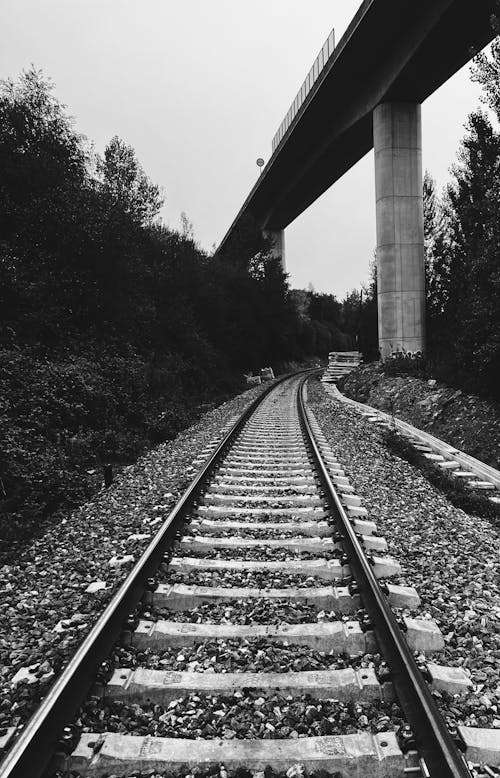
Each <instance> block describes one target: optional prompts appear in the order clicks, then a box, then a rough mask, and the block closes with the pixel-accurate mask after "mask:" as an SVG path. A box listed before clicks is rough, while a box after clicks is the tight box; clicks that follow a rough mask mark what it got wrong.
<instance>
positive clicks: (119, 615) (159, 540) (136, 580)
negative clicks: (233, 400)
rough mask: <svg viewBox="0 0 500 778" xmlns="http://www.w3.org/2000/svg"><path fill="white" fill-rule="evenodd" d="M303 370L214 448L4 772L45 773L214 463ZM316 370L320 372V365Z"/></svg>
mask: <svg viewBox="0 0 500 778" xmlns="http://www.w3.org/2000/svg"><path fill="white" fill-rule="evenodd" d="M311 372H312V371H311V370H307V371H304V370H300V371H298V372H296V373H289V374H286V375H284V376H281V377H280V378H278V379H277V380H276V381H274V382H273V383H272V384H270V385H269V387H267V388H266V389H265V390H264V391H263V393H262V394H261V395H259V397H257V398H256V399H255V400H254V401H253V402H252V403H251V404H250V405H249V406H248V408H246V410H244V411H243V412H242V414H241V415H240V416H239V418H238V419H237V420H236V422H235V423H234V424H233V426H232V427H231V429H230V430H229V431H228V432H227V434H226V435H225V436H224V438H223V439H222V440H221V442H220V443H219V445H218V446H217V448H216V449H215V450H214V452H213V453H212V454H211V455H210V456H209V458H208V459H207V461H206V462H205V463H204V464H203V465H202V467H201V468H200V470H199V471H198V473H197V474H196V475H195V477H194V479H193V480H192V482H191V484H190V485H189V486H188V488H187V489H186V491H185V492H184V494H183V495H182V497H181V498H180V499H179V500H178V502H177V503H176V505H175V506H174V508H173V509H172V511H171V513H170V514H169V516H168V518H167V519H166V520H165V523H164V524H163V526H162V528H161V529H160V531H159V532H158V534H157V535H156V536H155V537H154V539H153V540H152V541H151V543H150V544H149V546H148V547H147V548H146V550H145V551H144V554H143V555H142V556H141V558H140V559H139V561H138V562H137V563H136V565H135V566H134V567H133V568H132V570H131V572H130V573H129V575H128V576H127V578H126V579H125V581H124V582H123V584H122V585H121V586H120V588H119V589H118V591H117V592H116V594H115V595H114V596H113V598H112V600H111V601H110V602H109V604H108V605H107V607H106V609H105V611H104V612H103V613H102V615H101V616H100V617H99V619H98V621H97V622H96V624H95V625H94V626H93V628H92V629H91V631H90V632H89V634H88V635H87V637H86V638H85V640H84V641H83V643H82V644H81V646H79V648H78V649H77V651H76V653H75V655H74V656H73V658H72V659H71V660H70V662H69V663H68V665H67V666H66V668H65V669H64V671H63V672H62V674H61V675H60V676H59V678H58V679H57V681H56V682H55V683H54V685H53V686H52V688H51V689H50V690H49V692H48V693H47V695H46V696H45V697H44V699H43V700H42V702H41V703H40V706H39V707H38V708H37V710H36V711H35V712H34V714H33V715H32V717H31V718H30V719H29V720H28V723H27V725H26V728H25V729H24V731H23V733H22V735H21V736H20V737H19V739H18V740H17V741H16V742H15V743H14V745H13V747H12V748H11V749H10V751H8V753H7V754H6V756H5V758H4V759H3V761H2V762H1V763H0V778H40V776H41V775H42V774H43V772H44V770H45V769H46V767H47V765H48V764H49V762H50V760H51V758H52V757H53V755H54V753H55V751H56V749H57V743H58V740H59V738H60V736H61V731H62V729H63V727H64V726H66V725H67V723H68V722H70V721H71V720H72V719H73V717H74V716H75V714H76V712H77V710H78V708H79V706H80V704H81V702H82V700H84V699H85V696H86V694H87V693H88V690H89V689H90V687H91V686H92V683H93V682H94V681H95V677H96V673H97V670H98V668H99V666H100V664H101V662H102V661H103V660H105V659H106V657H107V656H108V655H109V652H110V651H111V648H112V646H113V644H114V642H115V640H116V638H117V637H118V635H119V634H120V632H121V630H122V627H123V623H124V622H125V620H126V618H127V616H128V615H129V614H130V613H131V612H133V611H134V609H135V608H136V606H137V604H138V603H139V601H140V600H141V598H142V597H143V595H144V593H145V591H146V589H147V581H148V579H149V578H151V577H152V576H154V574H155V573H156V571H157V569H158V567H159V565H160V563H161V561H162V559H163V556H164V554H165V552H166V551H167V549H168V548H169V546H170V545H171V543H172V542H173V540H174V537H175V533H176V532H177V530H178V528H179V526H180V524H181V522H182V521H183V519H184V518H185V516H186V514H187V513H188V511H189V510H190V509H191V507H192V505H193V503H194V502H195V500H196V498H197V497H198V495H199V492H200V490H201V489H202V488H203V487H204V485H205V483H206V481H207V479H208V478H209V477H210V475H211V473H212V471H213V469H214V467H215V466H216V465H217V463H218V462H219V460H220V459H221V457H222V456H223V455H224V454H225V453H226V451H227V449H228V448H229V447H230V446H231V445H232V443H233V442H234V440H235V438H236V437H237V435H238V433H239V432H240V430H241V429H242V427H243V425H244V424H245V422H246V421H247V420H248V419H249V418H250V416H251V415H252V414H253V413H254V411H255V410H256V409H257V407H258V406H259V405H260V404H261V403H262V401H263V400H264V398H265V397H267V396H268V395H269V394H270V392H272V391H273V389H275V388H276V386H279V385H280V384H282V383H283V382H284V381H286V380H288V379H291V378H293V377H295V376H299V375H301V374H303V373H311ZM315 372H318V371H317V370H316V369H315Z"/></svg>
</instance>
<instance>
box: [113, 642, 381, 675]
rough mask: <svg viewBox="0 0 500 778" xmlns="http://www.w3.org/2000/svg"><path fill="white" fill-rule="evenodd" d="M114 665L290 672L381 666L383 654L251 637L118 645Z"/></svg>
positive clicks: (153, 668) (214, 671)
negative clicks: (355, 654)
mask: <svg viewBox="0 0 500 778" xmlns="http://www.w3.org/2000/svg"><path fill="white" fill-rule="evenodd" d="M111 662H112V664H113V666H114V667H127V668H131V669H135V668H136V667H145V668H148V669H150V670H166V671H170V670H172V671H177V672H183V671H188V672H197V673H202V672H208V673H237V672H250V673H257V672H258V673H287V672H289V671H293V672H302V671H306V670H343V669H344V668H347V667H352V668H358V667H359V668H361V667H369V668H375V670H378V668H379V667H380V664H381V662H382V659H381V656H380V654H364V655H363V656H359V657H345V656H340V655H339V654H338V653H337V652H336V651H317V650H316V649H314V648H310V647H309V646H301V645H298V644H296V643H287V644H285V643H270V642H268V641H267V640H265V639H262V638H254V639H252V640H206V641H204V642H202V643H200V644H198V645H194V646H193V645H190V646H183V647H182V648H174V647H171V648H164V649H161V650H154V649H146V650H143V649H138V648H135V647H134V646H126V647H124V646H117V647H116V648H115V650H114V652H113V654H112V657H111Z"/></svg>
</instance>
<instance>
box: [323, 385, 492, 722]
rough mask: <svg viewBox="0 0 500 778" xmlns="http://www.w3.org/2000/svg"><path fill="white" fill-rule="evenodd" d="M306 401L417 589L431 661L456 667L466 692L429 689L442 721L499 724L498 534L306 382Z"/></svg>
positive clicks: (405, 576) (351, 413) (350, 413)
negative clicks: (437, 632) (439, 641)
mask: <svg viewBox="0 0 500 778" xmlns="http://www.w3.org/2000/svg"><path fill="white" fill-rule="evenodd" d="M308 397H309V406H310V408H311V410H312V411H313V412H314V414H315V416H316V419H317V421H318V423H319V424H320V426H321V428H322V430H323V433H324V434H325V436H326V438H327V440H328V443H329V444H330V446H331V448H332V450H333V452H334V455H335V456H336V457H338V460H339V461H340V463H341V464H342V467H343V468H344V469H345V471H346V475H347V476H348V477H349V479H350V483H351V484H352V486H354V487H355V489H356V492H357V494H359V495H360V497H361V498H362V500H363V505H364V506H365V507H366V508H367V510H368V514H369V518H370V519H372V520H374V521H375V522H376V523H377V528H378V531H379V533H380V534H381V535H383V536H384V537H385V538H386V540H387V543H388V547H389V553H390V554H391V555H392V556H394V557H395V558H396V559H397V560H398V561H399V562H400V563H401V565H402V568H403V576H402V579H403V580H406V581H407V583H408V584H409V585H411V586H414V587H415V588H416V590H417V592H418V593H419V595H420V597H421V600H422V605H421V607H420V609H419V611H420V614H421V615H422V614H423V615H424V616H425V615H426V614H428V616H429V617H430V618H433V619H435V620H436V622H437V624H438V625H439V627H440V629H441V631H442V632H443V635H444V639H445V644H446V645H445V650H444V651H443V652H442V656H441V657H440V659H439V661H440V662H442V663H443V664H447V665H453V666H460V667H463V668H464V670H465V671H466V672H467V674H468V675H469V676H470V678H471V680H472V681H473V684H474V686H473V691H472V692H471V693H470V694H468V695H466V696H465V697H463V698H458V697H455V698H451V697H450V696H449V695H447V694H445V693H442V694H440V693H438V692H433V694H434V696H435V697H436V699H437V702H438V705H439V706H440V708H441V710H442V712H443V715H444V717H445V719H446V721H447V723H448V725H449V726H450V727H454V726H456V725H458V724H464V725H466V726H473V727H474V726H477V727H493V728H499V729H500V575H499V561H498V560H499V539H498V533H497V532H496V531H495V529H494V528H493V527H492V525H491V524H490V523H489V522H488V521H486V520H484V519H481V518H479V517H477V516H472V515H469V514H467V513H465V512H464V511H462V510H460V509H458V508H456V507H454V506H453V505H451V503H449V502H448V501H447V500H446V498H445V497H444V495H443V494H442V493H441V492H439V491H438V490H437V489H436V488H435V487H433V486H432V485H431V484H430V483H429V482H428V480H427V479H426V478H425V476H424V475H423V474H422V473H421V472H420V471H419V470H417V469H416V468H415V467H413V466H412V465H410V464H409V463H408V462H407V461H405V460H403V459H401V458H399V457H398V456H396V455H394V454H393V453H391V452H390V451H389V449H388V448H387V446H386V445H385V444H384V440H383V432H381V431H380V430H378V429H375V428H374V427H373V425H371V424H370V423H369V422H368V421H367V420H366V419H365V418H364V417H362V416H361V415H360V414H359V413H357V412H356V411H355V410H353V409H352V408H349V407H348V406H347V405H344V404H342V403H341V402H338V401H334V400H333V399H331V398H330V396H328V395H327V394H326V392H325V390H324V389H323V387H322V386H321V385H320V384H319V383H318V382H316V381H312V382H310V383H309V391H308Z"/></svg>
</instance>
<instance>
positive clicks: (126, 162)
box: [100, 135, 164, 225]
mask: <svg viewBox="0 0 500 778" xmlns="http://www.w3.org/2000/svg"><path fill="white" fill-rule="evenodd" d="M100 170H101V174H102V179H103V189H104V192H105V194H106V195H107V197H109V199H110V201H111V202H112V203H113V204H114V206H115V207H117V208H119V209H120V210H122V211H123V212H124V213H125V214H127V216H130V217H131V218H132V219H133V220H134V221H136V222H137V223H138V224H141V225H145V224H150V223H151V222H152V221H153V219H154V217H155V216H157V215H158V213H159V211H160V208H161V207H162V205H163V202H164V200H163V198H162V196H161V193H160V188H159V187H158V186H157V185H156V184H153V183H151V181H150V180H149V178H148V177H147V175H146V174H145V172H144V170H143V169H142V167H141V165H140V164H139V162H138V160H137V157H136V155H135V151H134V149H133V148H132V147H131V146H127V144H126V143H124V142H123V141H122V140H120V138H118V136H117V135H115V136H114V137H113V138H112V139H111V140H110V142H109V143H108V145H107V146H106V149H105V151H104V159H103V160H102V161H101V164H100Z"/></svg>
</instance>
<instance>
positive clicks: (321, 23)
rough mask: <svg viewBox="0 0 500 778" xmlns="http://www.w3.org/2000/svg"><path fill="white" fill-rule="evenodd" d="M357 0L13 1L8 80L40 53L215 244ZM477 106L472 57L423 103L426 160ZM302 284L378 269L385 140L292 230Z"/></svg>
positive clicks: (105, 135) (443, 160) (60, 83)
mask: <svg viewBox="0 0 500 778" xmlns="http://www.w3.org/2000/svg"><path fill="white" fill-rule="evenodd" d="M358 6H359V2H358V0H310V2H309V3H305V2H304V0H252V2H248V1H247V2H243V0H1V11H0V19H1V24H0V78H6V77H8V76H10V77H16V76H17V75H18V74H19V73H20V72H21V70H22V69H25V68H28V67H29V66H30V64H31V63H33V64H34V65H35V66H36V67H38V68H42V69H43V70H44V72H45V73H46V74H47V75H48V76H50V77H51V78H52V79H53V81H54V82H55V85H56V95H57V96H58V97H59V99H60V100H62V101H63V102H64V103H66V105H67V106H68V109H69V112H70V113H71V114H72V115H73V116H74V117H75V119H76V127H77V129H78V130H79V131H81V132H83V133H84V134H85V135H87V137H88V138H89V139H91V140H92V141H93V142H94V143H95V147H96V149H97V150H98V151H99V152H102V151H103V150H104V147H105V145H106V143H107V142H108V141H109V140H110V138H111V137H112V136H113V135H119V136H120V137H121V138H123V140H124V141H126V142H127V143H129V144H131V145H132V146H133V147H134V149H135V150H136V153H137V156H138V158H139V160H140V162H141V164H142V165H143V167H144V169H145V170H146V172H147V174H148V175H149V177H150V178H151V179H152V180H153V181H154V182H155V183H157V184H160V185H161V186H162V187H163V189H164V191H165V197H166V205H165V208H164V210H163V218H164V221H165V222H166V223H167V224H168V225H170V226H172V227H174V228H179V226H180V222H179V217H180V213H181V212H182V211H185V212H186V213H187V215H188V217H189V219H190V220H191V221H192V222H193V224H194V230H195V236H196V239H197V240H198V241H199V243H200V244H201V245H202V246H203V247H204V248H207V249H210V247H211V246H212V244H213V243H218V242H219V241H220V240H221V239H222V237H223V235H224V234H225V232H226V230H227V228H228V227H229V225H230V223H231V222H232V220H233V218H234V216H235V215H236V213H237V211H238V210H239V208H240V207H241V205H242V203H243V201H244V199H245V198H246V196H247V194H248V193H249V191H250V189H251V187H252V186H253V184H254V182H255V179H256V177H257V175H258V168H257V166H256V164H255V161H256V159H257V157H259V156H262V157H264V159H265V160H266V161H267V160H268V158H269V156H270V153H271V140H272V137H273V135H274V133H275V131H276V130H277V128H278V126H279V124H280V122H281V120H282V118H283V117H284V115H285V113H286V112H287V110H288V108H289V106H290V103H291V102H292V100H293V98H294V97H295V94H296V92H297V90H298V88H299V87H300V85H301V83H302V81H303V79H304V77H305V76H306V74H307V72H308V70H309V68H310V67H311V65H312V63H313V60H314V58H315V57H316V55H317V53H318V51H319V49H320V47H321V46H322V44H323V42H324V40H325V39H326V38H327V36H328V34H329V32H330V30H331V29H332V27H334V28H335V34H336V39H337V41H338V40H339V39H340V37H341V35H342V34H343V32H344V31H345V29H346V27H347V25H348V24H349V21H350V20H351V18H352V16H353V15H354V13H355V12H356V10H357V8H358ZM478 104H479V89H478V87H477V85H475V84H472V83H471V82H470V78H469V72H468V68H467V67H466V68H464V69H463V70H462V71H460V72H459V73H457V74H456V75H455V76H454V78H452V79H451V80H450V81H448V83H447V84H445V85H444V86H443V87H442V88H441V89H440V90H439V91H438V92H436V93H435V94H434V95H433V96H432V97H431V98H429V99H428V100H427V102H426V103H425V104H424V106H423V110H422V117H423V152H424V167H426V168H428V169H429V171H430V172H431V174H432V175H433V176H434V177H435V178H436V179H437V182H438V185H439V186H442V185H444V184H445V183H446V181H447V179H448V178H449V173H448V170H449V168H450V165H451V164H452V163H453V162H454V160H455V156H456V151H457V148H458V144H459V141H460V138H461V137H462V136H463V134H464V129H463V125H464V122H465V121H466V118H467V114H468V113H469V112H470V111H471V110H473V109H474V108H475V107H477V106H478ZM285 240H286V261H287V268H288V271H289V273H290V276H291V278H290V281H291V284H292V286H294V287H299V288H300V287H306V286H307V285H308V284H309V283H312V284H313V286H314V287H315V289H317V290H319V291H325V292H332V293H334V294H336V295H337V296H339V297H342V296H343V295H344V294H345V292H346V291H348V290H350V289H351V288H353V287H358V286H359V285H360V283H361V282H363V281H365V280H366V279H367V277H368V263H369V261H370V259H371V257H372V254H373V249H374V245H375V203H374V175H373V152H371V153H370V154H368V155H367V156H366V157H365V158H364V159H363V160H361V162H359V163H358V165H357V166H356V167H355V168H353V169H352V170H351V171H350V172H349V173H347V174H346V175H345V176H344V178H343V179H341V180H340V181H339V182H338V183H336V184H335V185H334V186H333V187H332V188H331V189H330V190H329V191H328V192H326V193H325V194H324V195H323V196H322V197H321V198H320V199H319V200H318V201H317V202H316V203H314V205H312V206H311V207H310V208H309V209H308V210H307V211H306V212H305V213H304V214H302V215H301V216H299V218H298V219H296V220H295V222H293V224H291V225H290V226H289V227H288V228H287V230H286V237H285Z"/></svg>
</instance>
